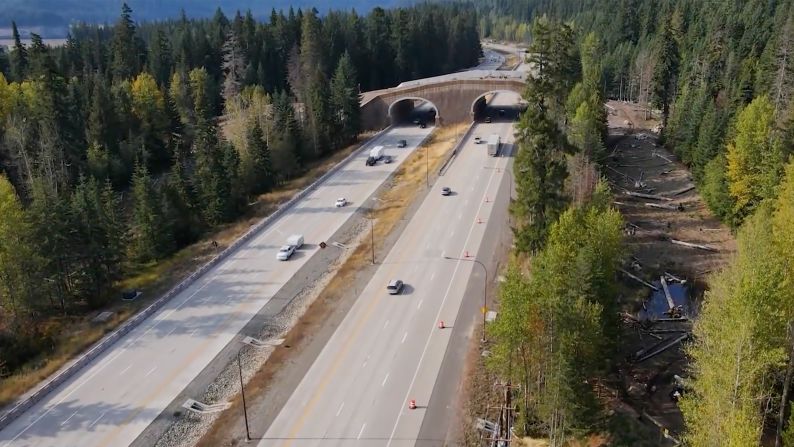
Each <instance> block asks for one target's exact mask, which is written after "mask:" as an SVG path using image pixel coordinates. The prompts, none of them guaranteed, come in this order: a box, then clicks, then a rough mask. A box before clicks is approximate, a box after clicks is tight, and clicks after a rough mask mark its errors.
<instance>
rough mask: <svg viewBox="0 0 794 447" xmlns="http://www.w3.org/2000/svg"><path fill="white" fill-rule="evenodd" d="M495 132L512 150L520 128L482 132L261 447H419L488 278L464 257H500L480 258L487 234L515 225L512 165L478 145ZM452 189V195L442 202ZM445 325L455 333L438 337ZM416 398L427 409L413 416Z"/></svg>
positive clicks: (510, 99)
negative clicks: (475, 290)
mask: <svg viewBox="0 0 794 447" xmlns="http://www.w3.org/2000/svg"><path fill="white" fill-rule="evenodd" d="M516 100H517V96H516V95H509V94H498V95H496V96H495V97H494V99H493V102H492V103H491V106H498V105H508V104H512V103H515V101H516ZM492 133H497V134H499V135H501V137H502V141H505V142H512V141H513V123H512V122H498V121H495V122H493V123H490V124H484V123H480V124H477V125H476V128H475V129H474V131H473V132H472V133H470V134H469V136H468V137H467V139H466V140H465V141H464V142H463V149H462V150H461V151H460V152H459V154H458V156H457V157H456V159H455V160H454V162H453V164H452V166H451V167H450V168H449V170H448V171H447V172H446V175H445V176H443V177H439V179H438V181H437V182H436V183H435V184H434V185H433V187H432V189H431V191H430V193H429V194H428V195H427V197H426V198H425V199H424V201H423V203H422V204H421V205H420V206H419V208H418V210H417V211H416V213H415V215H414V217H413V218H412V219H411V220H410V222H409V223H408V224H407V226H406V227H405V229H404V231H403V232H402V234H401V236H400V237H399V238H398V240H397V242H396V243H395V245H394V247H393V248H392V249H391V251H390V252H389V253H388V255H387V256H386V257H385V259H384V260H383V261H382V263H381V265H380V266H379V268H378V269H377V271H376V272H375V274H374V276H373V277H372V279H371V281H370V282H369V283H368V284H367V286H366V287H365V288H364V289H363V290H362V292H361V294H360V296H359V297H358V298H357V300H356V303H355V304H354V305H353V307H352V308H351V309H350V311H349V313H348V314H347V316H346V317H345V319H344V320H343V321H342V323H341V324H340V325H339V327H338V328H337V330H336V331H335V332H334V334H333V335H332V337H331V338H330V339H329V340H328V342H327V344H326V346H325V347H324V348H323V350H322V351H321V352H320V354H319V355H318V357H317V359H316V360H315V362H314V363H313V365H312V366H311V367H310V369H309V370H308V371H307V372H306V374H305V376H304V377H303V379H302V380H301V382H300V383H299V385H298V386H297V387H296V389H295V390H294V392H293V393H292V395H291V396H290V398H289V400H288V401H287V403H286V404H285V405H284V406H283V408H282V409H281V411H280V413H279V414H278V415H277V416H276V418H275V419H274V421H273V422H272V423H271V424H270V426H269V428H268V429H267V431H266V433H265V435H264V437H263V439H262V440H261V441H260V443H259V446H261V447H275V446H279V447H288V446H292V447H309V446H322V447H325V446H386V447H391V446H393V447H398V446H399V447H408V446H413V445H414V444H415V442H416V439H417V436H418V434H419V432H420V428H421V426H422V422H423V419H424V418H425V415H426V414H427V413H428V411H429V410H433V409H429V408H427V405H428V402H431V396H432V395H433V392H434V388H435V384H436V381H437V379H438V377H439V371H440V370H441V366H442V360H443V359H444V354H445V352H446V351H447V348H448V346H449V343H450V336H451V334H452V329H450V328H451V327H453V326H455V325H456V323H457V321H456V318H458V317H459V312H458V311H459V309H460V307H461V303H462V302H463V299H464V295H465V292H466V290H467V285H468V282H469V278H470V276H471V275H472V273H473V272H475V271H476V269H480V267H479V266H478V265H477V264H475V263H474V262H472V261H471V259H473V258H464V257H465V256H466V255H467V254H468V255H470V256H472V257H474V256H478V257H480V260H483V261H487V260H488V259H490V257H491V256H492V253H478V249H479V247H481V245H482V243H483V241H484V240H485V239H486V238H488V237H492V235H490V234H486V233H485V228H486V226H487V225H486V223H487V222H488V221H489V219H497V220H501V221H505V222H506V215H505V214H504V209H505V207H504V206H501V207H496V206H494V205H495V203H497V202H498V201H506V200H507V198H508V197H507V190H508V187H507V185H508V184H509V183H508V180H506V179H505V177H506V175H505V170H506V169H509V168H510V165H509V162H510V160H511V157H489V156H488V155H487V151H486V145H485V144H484V143H483V144H479V145H478V144H475V143H474V136H480V137H481V138H483V139H486V138H487V136H488V135H490V134H492ZM445 186H447V187H450V188H451V189H452V191H453V193H452V195H450V196H442V195H441V188H442V187H445ZM495 209H499V210H501V212H493V211H494V210H495ZM448 258H453V259H448ZM454 258H459V259H454ZM460 258H464V259H460ZM486 263H487V262H486ZM391 279H401V280H403V281H404V282H405V284H406V286H405V290H404V291H403V293H402V294H400V295H388V294H387V291H386V285H387V283H388V282H389V280H391ZM469 317H471V316H469ZM441 320H443V321H444V322H445V325H446V326H447V328H446V329H439V328H438V323H439V321H441ZM467 321H471V318H468V319H467ZM461 324H465V323H464V322H463V321H461ZM462 367H463V365H462V362H461V365H460V368H462ZM411 399H413V400H415V401H416V405H417V409H409V408H408V401H409V400H411ZM442 400H443V399H442ZM435 410H439V409H437V408H436V409H435ZM440 411H445V409H440ZM438 445H442V444H438Z"/></svg>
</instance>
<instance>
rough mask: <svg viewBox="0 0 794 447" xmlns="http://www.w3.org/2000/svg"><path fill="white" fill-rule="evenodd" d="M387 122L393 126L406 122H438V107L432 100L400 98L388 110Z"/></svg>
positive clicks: (434, 123) (430, 123)
mask: <svg viewBox="0 0 794 447" xmlns="http://www.w3.org/2000/svg"><path fill="white" fill-rule="evenodd" d="M388 117H389V122H390V123H391V124H392V125H394V126H400V125H407V124H426V125H430V126H432V125H436V124H440V114H439V112H438V107H436V105H435V104H433V103H432V102H430V101H428V100H426V99H424V98H419V97H407V98H400V99H398V100H396V101H394V102H393V103H391V105H389V110H388Z"/></svg>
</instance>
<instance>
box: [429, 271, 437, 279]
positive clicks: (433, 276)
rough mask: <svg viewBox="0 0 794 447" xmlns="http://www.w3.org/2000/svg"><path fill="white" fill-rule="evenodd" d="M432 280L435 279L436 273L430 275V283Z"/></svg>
mask: <svg viewBox="0 0 794 447" xmlns="http://www.w3.org/2000/svg"><path fill="white" fill-rule="evenodd" d="M434 279H436V272H433V274H432V275H430V281H432V280H434Z"/></svg>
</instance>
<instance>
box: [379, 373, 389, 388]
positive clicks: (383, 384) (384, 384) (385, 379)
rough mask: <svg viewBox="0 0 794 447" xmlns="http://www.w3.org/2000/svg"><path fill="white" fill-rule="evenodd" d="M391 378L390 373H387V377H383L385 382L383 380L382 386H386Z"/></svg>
mask: <svg viewBox="0 0 794 447" xmlns="http://www.w3.org/2000/svg"><path fill="white" fill-rule="evenodd" d="M387 380H389V375H388V374H386V377H384V378H383V382H381V384H380V386H386V381H387Z"/></svg>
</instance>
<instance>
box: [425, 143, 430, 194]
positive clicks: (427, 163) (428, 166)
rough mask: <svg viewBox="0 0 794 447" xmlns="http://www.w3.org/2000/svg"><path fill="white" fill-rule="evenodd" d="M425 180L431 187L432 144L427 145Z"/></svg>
mask: <svg viewBox="0 0 794 447" xmlns="http://www.w3.org/2000/svg"><path fill="white" fill-rule="evenodd" d="M425 182H426V183H427V187H428V188H430V145H429V144H428V145H427V146H425Z"/></svg>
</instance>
